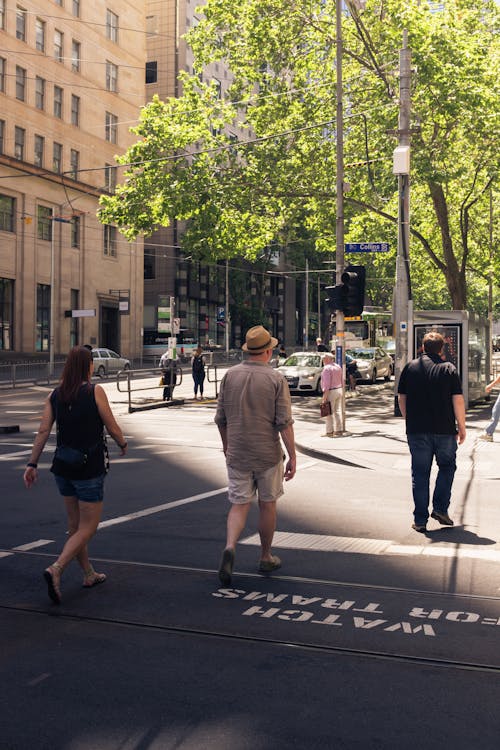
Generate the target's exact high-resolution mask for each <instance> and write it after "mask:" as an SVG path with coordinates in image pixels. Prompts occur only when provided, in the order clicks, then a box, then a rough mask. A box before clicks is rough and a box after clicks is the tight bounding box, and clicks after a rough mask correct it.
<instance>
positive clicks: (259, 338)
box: [241, 326, 278, 354]
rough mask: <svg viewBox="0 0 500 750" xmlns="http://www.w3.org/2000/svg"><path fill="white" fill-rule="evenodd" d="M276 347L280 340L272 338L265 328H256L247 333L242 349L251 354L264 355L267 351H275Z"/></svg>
mask: <svg viewBox="0 0 500 750" xmlns="http://www.w3.org/2000/svg"><path fill="white" fill-rule="evenodd" d="M276 346H278V339H275V338H274V337H273V336H271V334H270V333H269V331H266V329H265V328H264V326H254V327H253V328H250V329H249V330H248V331H247V335H246V336H245V343H244V344H243V346H242V347H241V348H242V349H243V351H244V352H248V353H249V354H262V352H265V351H266V350H267V349H274V348H275V347H276Z"/></svg>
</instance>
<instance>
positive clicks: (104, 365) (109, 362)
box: [92, 349, 130, 378]
mask: <svg viewBox="0 0 500 750" xmlns="http://www.w3.org/2000/svg"><path fill="white" fill-rule="evenodd" d="M92 359H93V360H94V372H95V374H96V375H99V377H100V378H103V377H104V376H105V375H109V373H110V372H118V370H130V360H129V359H125V357H120V355H119V354H117V353H116V352H113V351H112V350H111V349H92Z"/></svg>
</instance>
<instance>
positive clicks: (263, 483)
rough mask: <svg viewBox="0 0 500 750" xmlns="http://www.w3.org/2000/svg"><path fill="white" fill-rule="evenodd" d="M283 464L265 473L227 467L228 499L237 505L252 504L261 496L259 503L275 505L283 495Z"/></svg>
mask: <svg viewBox="0 0 500 750" xmlns="http://www.w3.org/2000/svg"><path fill="white" fill-rule="evenodd" d="M283 474H284V470H283V462H282V461H280V462H279V464H276V465H275V466H271V468H270V469H264V470H263V471H242V470H241V469H235V468H234V467H233V466H228V467H227V475H228V479H229V487H228V499H229V502H230V503H234V504H235V505H244V504H245V503H250V502H251V501H252V500H254V499H255V498H256V497H257V493H258V495H259V502H263V503H273V502H275V501H276V500H277V499H278V498H279V497H281V495H282V494H283Z"/></svg>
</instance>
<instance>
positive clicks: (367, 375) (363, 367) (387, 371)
mask: <svg viewBox="0 0 500 750" xmlns="http://www.w3.org/2000/svg"><path fill="white" fill-rule="evenodd" d="M347 354H349V355H350V356H351V357H352V358H353V359H355V360H356V364H357V366H358V375H357V380H364V381H366V382H368V383H375V382H376V380H377V378H384V380H390V379H391V375H392V374H393V370H394V365H393V362H392V357H391V355H390V354H387V352H386V351H384V349H381V348H380V347H379V346H369V347H366V348H364V347H356V348H355V349H348V350H347Z"/></svg>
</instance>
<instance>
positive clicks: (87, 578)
mask: <svg viewBox="0 0 500 750" xmlns="http://www.w3.org/2000/svg"><path fill="white" fill-rule="evenodd" d="M105 580H106V574H105V573H96V572H95V570H94V568H93V567H92V566H90V568H89V569H88V570H86V571H85V573H84V576H83V583H82V586H83V588H84V589H91V588H92V586H98V585H99V584H100V583H104V581H105Z"/></svg>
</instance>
